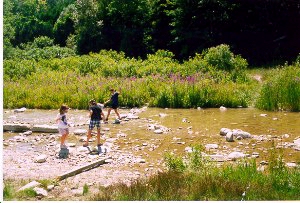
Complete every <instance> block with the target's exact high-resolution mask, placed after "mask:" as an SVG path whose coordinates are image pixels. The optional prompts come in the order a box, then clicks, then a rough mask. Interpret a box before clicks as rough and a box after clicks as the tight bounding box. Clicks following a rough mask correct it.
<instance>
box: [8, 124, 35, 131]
mask: <svg viewBox="0 0 300 203" xmlns="http://www.w3.org/2000/svg"><path fill="white" fill-rule="evenodd" d="M30 127H31V126H30V124H18V123H5V124H3V130H4V131H13V132H26V131H28V130H30Z"/></svg>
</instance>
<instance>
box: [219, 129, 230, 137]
mask: <svg viewBox="0 0 300 203" xmlns="http://www.w3.org/2000/svg"><path fill="white" fill-rule="evenodd" d="M229 132H231V130H230V129H229V128H221V130H220V135H222V136H226V135H227V133H229Z"/></svg>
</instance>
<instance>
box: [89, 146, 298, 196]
mask: <svg viewBox="0 0 300 203" xmlns="http://www.w3.org/2000/svg"><path fill="white" fill-rule="evenodd" d="M273 149H274V148H273ZM281 157H282V156H280V152H278V151H276V150H273V151H272V150H270V151H269V163H270V166H269V167H268V169H267V171H266V172H265V173H263V172H260V171H258V170H257V165H256V162H255V160H247V159H245V160H242V161H240V162H239V163H234V164H230V163H227V164H224V165H223V166H221V167H218V166H217V165H216V163H213V162H210V161H209V160H208V159H205V158H204V157H202V156H201V148H198V149H197V148H196V150H194V152H193V153H192V154H191V155H189V156H187V157H185V158H180V157H176V156H175V155H170V154H167V155H166V165H167V167H168V171H167V172H162V173H158V174H157V175H154V176H152V177H150V178H147V179H139V180H136V181H135V182H133V183H132V184H131V185H130V186H127V185H125V184H116V185H112V186H109V187H107V188H100V189H99V190H100V191H99V193H98V194H97V195H95V196H94V197H93V198H92V199H91V200H119V201H120V200H121V201H122V200H131V201H134V200H144V201H145V200H161V201H168V200H177V201H179V200H194V201H197V200H202V201H203V200H235V201H237V200H249V201H253V200H300V196H299V186H300V178H299V177H300V176H299V175H300V168H294V169H288V168H286V167H285V165H284V164H282V163H283V161H282V158H281Z"/></svg>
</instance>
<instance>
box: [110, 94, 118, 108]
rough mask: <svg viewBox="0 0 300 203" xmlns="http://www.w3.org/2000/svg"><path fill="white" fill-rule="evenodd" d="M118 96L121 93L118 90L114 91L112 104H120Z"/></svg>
mask: <svg viewBox="0 0 300 203" xmlns="http://www.w3.org/2000/svg"><path fill="white" fill-rule="evenodd" d="M118 96H119V93H118V92H114V93H113V94H112V96H111V98H110V99H111V105H112V106H118V105H119V101H118Z"/></svg>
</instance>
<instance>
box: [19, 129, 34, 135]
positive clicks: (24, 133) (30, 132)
mask: <svg viewBox="0 0 300 203" xmlns="http://www.w3.org/2000/svg"><path fill="white" fill-rule="evenodd" d="M20 135H22V136H29V135H32V131H31V130H29V131H26V132H23V133H20Z"/></svg>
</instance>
